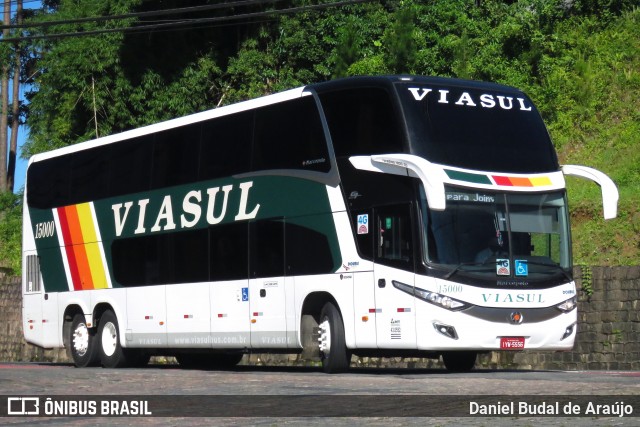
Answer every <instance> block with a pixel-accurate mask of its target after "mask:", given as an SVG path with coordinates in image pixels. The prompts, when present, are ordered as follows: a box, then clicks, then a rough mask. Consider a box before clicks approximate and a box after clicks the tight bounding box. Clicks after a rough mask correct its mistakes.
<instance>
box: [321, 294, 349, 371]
mask: <svg viewBox="0 0 640 427" xmlns="http://www.w3.org/2000/svg"><path fill="white" fill-rule="evenodd" d="M318 327H319V329H320V337H319V342H320V355H321V359H322V369H323V370H324V371H325V372H326V373H328V374H335V373H341V372H346V371H347V370H348V369H349V363H350V361H351V355H350V354H349V352H348V351H347V346H346V344H345V338H344V323H343V322H342V315H341V314H340V311H339V310H338V309H337V308H336V306H335V305H333V303H331V302H328V303H326V304H325V305H324V307H323V308H322V311H321V312H320V323H319V325H318Z"/></svg>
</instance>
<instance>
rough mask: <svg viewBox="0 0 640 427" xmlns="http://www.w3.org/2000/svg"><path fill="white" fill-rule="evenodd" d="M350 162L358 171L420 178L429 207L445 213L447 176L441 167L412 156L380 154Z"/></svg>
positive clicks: (359, 157) (354, 158)
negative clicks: (445, 182) (445, 183)
mask: <svg viewBox="0 0 640 427" xmlns="http://www.w3.org/2000/svg"><path fill="white" fill-rule="evenodd" d="M349 161H350V162H351V164H352V165H353V167H355V168H356V169H360V170H366V171H371V172H381V173H388V174H393V175H401V176H411V177H414V178H419V179H420V181H422V185H423V186H424V191H425V193H426V195H427V202H428V203H429V207H430V208H431V209H433V210H436V211H443V210H444V209H445V205H446V197H445V193H444V181H445V179H446V175H445V173H444V171H443V170H442V168H441V167H439V166H437V165H434V164H433V163H431V162H429V161H427V160H425V159H423V158H422V157H418V156H415V155H412V154H378V155H373V156H352V157H349Z"/></svg>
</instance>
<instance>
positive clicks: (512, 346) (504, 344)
mask: <svg viewBox="0 0 640 427" xmlns="http://www.w3.org/2000/svg"><path fill="white" fill-rule="evenodd" d="M500 348H501V349H502V350H522V349H523V348H524V337H502V338H500Z"/></svg>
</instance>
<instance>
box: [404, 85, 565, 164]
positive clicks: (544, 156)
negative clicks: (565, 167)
mask: <svg viewBox="0 0 640 427" xmlns="http://www.w3.org/2000/svg"><path fill="white" fill-rule="evenodd" d="M397 88H398V91H399V94H400V100H401V102H402V106H403V111H404V114H405V115H406V117H407V126H408V127H409V135H411V138H410V146H411V147H410V150H411V152H412V153H414V154H416V155H418V156H420V157H424V158H425V159H428V160H429V161H430V162H432V163H438V164H441V165H449V166H457V167H460V168H463V169H473V170H485V171H501V172H513V173H540V172H552V171H557V170H558V168H559V166H558V161H557V158H556V155H555V151H554V148H553V145H552V143H551V139H550V138H549V134H548V133H547V130H546V128H545V126H544V123H543V122H542V118H541V117H540V115H539V114H538V112H537V110H536V108H535V106H534V105H533V103H532V102H531V100H530V99H529V98H527V97H526V95H524V94H523V93H521V92H508V91H506V90H500V89H498V88H495V89H486V88H483V89H479V88H473V87H461V86H456V85H453V84H451V83H448V84H446V85H437V84H428V85H427V84H419V83H418V82H412V83H403V84H399V85H398V86H397Z"/></svg>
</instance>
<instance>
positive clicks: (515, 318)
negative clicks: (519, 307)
mask: <svg viewBox="0 0 640 427" xmlns="http://www.w3.org/2000/svg"><path fill="white" fill-rule="evenodd" d="M523 320H524V316H523V315H522V313H520V312H519V311H514V312H512V313H511V314H510V315H509V321H510V322H511V323H512V324H513V325H519V324H521V323H522V321H523Z"/></svg>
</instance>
